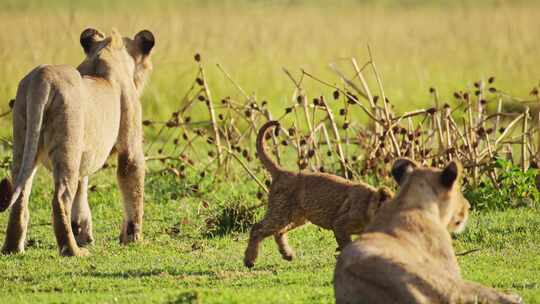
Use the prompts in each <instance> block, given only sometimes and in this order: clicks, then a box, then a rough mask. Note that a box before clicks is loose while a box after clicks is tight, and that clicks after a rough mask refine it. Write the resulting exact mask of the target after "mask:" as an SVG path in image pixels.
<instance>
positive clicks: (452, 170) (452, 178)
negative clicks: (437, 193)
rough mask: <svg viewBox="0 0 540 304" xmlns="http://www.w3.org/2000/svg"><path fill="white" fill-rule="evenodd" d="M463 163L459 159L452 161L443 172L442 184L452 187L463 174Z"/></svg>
mask: <svg viewBox="0 0 540 304" xmlns="http://www.w3.org/2000/svg"><path fill="white" fill-rule="evenodd" d="M462 170H463V169H462V167H461V163H459V162H457V161H451V162H450V163H449V164H448V165H446V168H444V169H443V171H442V173H441V178H440V180H441V184H442V185H443V186H445V187H447V188H451V187H452V186H453V185H454V183H455V182H456V180H458V178H459V177H460V176H461V171H462Z"/></svg>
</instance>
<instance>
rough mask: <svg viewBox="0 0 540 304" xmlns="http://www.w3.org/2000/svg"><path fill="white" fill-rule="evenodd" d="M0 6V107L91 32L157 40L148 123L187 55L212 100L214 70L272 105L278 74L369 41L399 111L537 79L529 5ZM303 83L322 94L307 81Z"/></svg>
mask: <svg viewBox="0 0 540 304" xmlns="http://www.w3.org/2000/svg"><path fill="white" fill-rule="evenodd" d="M0 6H1V10H0V18H1V20H2V24H3V25H4V30H3V31H2V33H1V34H0V45H1V46H2V47H1V49H0V62H2V64H1V65H0V80H1V81H0V100H2V101H3V102H1V103H0V110H1V111H5V110H7V104H8V101H9V100H10V99H11V98H13V97H14V96H15V92H16V87H17V83H18V81H19V80H20V79H21V78H22V77H23V76H24V75H25V73H27V72H28V71H29V70H30V69H31V68H33V67H34V66H36V65H38V64H42V63H52V64H61V63H67V64H72V65H76V64H78V63H79V62H80V61H81V60H82V58H83V53H82V50H81V48H80V45H79V42H78V38H79V34H80V32H81V31H82V30H83V29H84V28H86V27H89V26H92V27H96V28H98V29H101V30H102V31H104V32H109V31H110V30H111V28H113V27H116V28H118V29H119V30H120V32H121V33H123V34H124V35H133V34H135V33H136V32H137V31H138V30H140V29H144V28H147V29H150V30H152V31H153V32H154V33H155V35H156V39H157V43H156V48H155V50H154V57H153V58H154V66H155V70H154V73H153V75H152V80H151V81H150V83H149V86H148V88H147V90H146V92H145V95H144V109H145V114H144V115H145V117H153V118H155V117H156V116H158V117H162V118H163V117H165V116H166V115H168V113H169V112H170V111H171V110H172V109H174V108H175V107H176V106H177V105H178V102H179V99H181V98H182V94H183V93H184V91H183V90H182V89H184V88H186V87H188V86H189V85H191V83H192V81H193V77H194V76H195V73H196V69H197V67H196V65H195V64H194V61H193V55H194V54H195V53H200V54H201V56H202V58H203V60H204V64H205V65H206V68H207V74H208V82H209V83H210V85H211V87H212V89H213V94H214V95H215V96H216V98H223V97H225V96H229V95H231V94H235V92H236V91H235V90H234V88H233V87H232V86H231V83H230V82H229V81H227V80H226V78H225V77H224V76H223V74H222V73H221V72H220V71H219V70H218V69H217V68H216V66H215V64H216V63H219V64H221V65H222V67H223V68H225V69H226V70H227V71H228V72H229V73H230V74H231V76H232V77H233V79H234V80H235V81H236V82H237V83H238V84H240V85H241V86H242V87H243V88H244V90H245V91H247V92H248V93H252V94H255V95H256V96H257V97H258V99H260V100H268V101H269V103H270V107H271V108H272V107H274V108H275V107H281V106H282V105H284V104H285V103H286V102H288V101H290V98H291V94H292V89H293V88H294V87H293V83H292V82H291V81H290V80H289V79H288V78H287V76H286V75H285V74H284V73H283V71H282V67H286V68H287V69H289V70H290V71H291V72H292V73H293V74H294V73H295V72H297V71H299V69H301V68H302V69H305V70H306V71H308V72H310V73H313V74H315V75H318V76H320V77H321V78H322V79H325V80H328V81H330V82H334V83H337V80H336V77H335V76H334V75H333V74H331V72H330V71H329V68H328V64H329V63H338V64H339V63H340V62H342V61H346V60H348V59H349V58H351V57H356V58H357V60H358V62H359V63H361V64H362V63H363V62H366V61H367V60H368V53H367V45H370V47H371V49H372V53H373V57H374V59H375V60H376V61H377V67H378V69H379V71H380V73H381V74H382V76H383V81H384V85H385V90H386V93H387V96H389V98H390V99H391V100H392V101H393V102H394V103H395V105H396V106H397V107H399V108H400V109H403V110H405V109H409V108H410V109H412V108H413V107H414V106H425V105H426V103H429V101H428V99H429V95H428V89H429V87H436V88H437V89H438V90H439V92H440V95H441V96H442V98H443V99H448V100H451V96H452V95H451V94H452V92H453V90H456V89H457V88H464V87H467V86H472V83H473V81H476V80H480V79H486V78H488V77H490V76H495V77H497V84H498V86H499V87H501V88H504V90H506V91H508V93H510V94H512V95H515V96H520V97H523V98H526V97H527V96H528V93H529V92H530V90H531V88H532V87H534V86H536V85H538V82H539V79H538V74H537V71H538V66H539V63H540V56H538V37H539V35H538V33H539V29H540V3H539V2H537V1H532V0H531V1H526V0H515V1H502V0H499V1H495V0H480V1H428V0H408V1H394V0H383V1H353V0H336V1H322V0H316V1H247V0H246V1H242V0H237V1H230V0H225V1H209V0H207V1H190V0H185V1H167V0H159V1H149V0H134V1H105V0H96V1H84V0H74V1H62V0H53V1H37V0H28V1H18V0H2V1H0ZM305 86H306V87H307V88H309V89H311V90H309V91H311V94H322V93H323V92H324V91H323V90H321V89H320V88H319V87H320V85H319V84H317V83H314V82H313V81H306V82H305ZM325 89H326V88H325ZM0 124H1V126H3V127H5V126H6V125H5V122H4V121H2V122H0Z"/></svg>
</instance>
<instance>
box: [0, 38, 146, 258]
mask: <svg viewBox="0 0 540 304" xmlns="http://www.w3.org/2000/svg"><path fill="white" fill-rule="evenodd" d="M81 45H82V46H83V49H84V51H85V53H86V59H85V60H84V62H83V63H82V64H81V65H80V66H79V67H78V69H76V68H74V67H71V66H67V65H59V66H52V65H42V66H39V67H37V68H35V69H34V70H33V71H31V72H30V73H29V74H28V75H27V76H25V77H24V78H23V80H21V82H20V83H19V87H18V89H17V97H16V101H15V104H14V108H13V164H12V177H13V179H14V183H13V184H14V186H13V189H9V187H7V186H3V187H2V189H1V190H3V191H5V192H4V193H3V194H2V195H1V196H2V197H9V198H10V199H9V200H8V203H7V204H5V205H4V204H3V205H2V208H4V209H5V208H9V207H10V206H12V209H11V213H10V217H9V222H8V226H7V232H6V240H5V242H4V246H3V248H2V252H3V253H7V254H9V253H17V252H23V251H24V246H25V239H26V231H27V226H28V218H29V212H28V198H29V194H30V188H31V186H32V178H33V176H34V174H35V172H36V170H37V167H38V165H39V164H42V165H44V166H45V167H46V168H47V169H49V170H50V171H52V173H53V178H54V188H55V190H54V197H53V202H52V208H53V227H54V232H55V236H56V240H57V243H58V247H59V250H60V254H61V255H64V256H81V255H86V254H87V253H88V252H87V250H86V249H83V248H80V247H79V246H83V245H86V244H88V243H91V242H92V241H93V236H92V219H91V214H90V208H89V206H88V200H87V187H88V176H89V175H91V174H93V173H95V172H96V171H97V170H99V169H100V168H101V167H102V166H103V164H104V163H105V161H106V160H107V157H108V156H109V154H110V152H111V150H113V148H114V149H115V150H116V151H118V182H119V186H120V190H121V192H122V195H123V199H124V224H123V227H122V231H121V236H120V240H121V242H122V243H128V242H131V241H135V240H137V239H139V238H140V237H141V228H142V217H143V194H144V189H143V186H144V172H145V164H144V154H143V147H142V142H143V134H142V124H141V119H142V113H141V105H140V102H139V96H140V93H141V92H142V89H143V84H144V79H145V77H144V76H143V74H148V73H149V71H150V69H151V64H150V61H149V60H150V59H149V56H150V51H151V49H152V47H153V45H154V37H153V35H152V34H151V33H150V32H148V31H141V32H139V33H138V34H137V35H135V37H134V39H130V38H122V37H121V36H120V35H119V34H118V33H117V32H116V31H113V34H112V35H111V36H110V37H105V35H103V34H102V33H101V32H99V31H97V30H94V29H87V30H85V31H83V33H82V34H81ZM8 184H9V183H7V182H6V183H5V185H8ZM6 192H7V193H6Z"/></svg>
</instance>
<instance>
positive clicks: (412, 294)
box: [334, 159, 520, 304]
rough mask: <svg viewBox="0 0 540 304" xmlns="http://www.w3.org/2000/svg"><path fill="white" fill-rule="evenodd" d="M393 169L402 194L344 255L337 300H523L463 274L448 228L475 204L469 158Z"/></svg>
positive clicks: (457, 224) (400, 165)
mask: <svg viewBox="0 0 540 304" xmlns="http://www.w3.org/2000/svg"><path fill="white" fill-rule="evenodd" d="M392 175H393V176H394V178H395V179H396V181H397V182H398V184H399V185H400V190H399V192H398V193H397V195H396V197H395V198H394V199H393V200H392V201H391V202H389V203H388V204H385V206H383V210H381V212H379V213H378V214H377V215H376V216H375V219H374V220H373V222H372V223H371V224H370V225H369V226H368V227H367V228H366V230H365V233H364V234H362V235H361V236H360V237H359V238H358V239H357V240H356V241H354V242H353V243H351V244H350V245H349V246H347V247H346V248H345V249H344V250H343V252H342V253H341V254H340V256H339V258H338V262H337V265H336V270H335V274H334V289H335V296H336V303H338V304H341V303H362V304H364V303H366V304H368V303H381V304H386V303H460V304H464V303H520V298H519V297H517V296H513V295H508V294H504V293H502V292H499V291H496V290H494V289H491V288H488V287H485V286H482V285H480V284H477V283H473V282H468V281H465V280H463V279H462V278H461V275H460V269H459V265H458V263H457V259H456V255H455V254H454V249H453V247H452V240H451V237H450V233H449V232H448V230H457V231H459V230H461V229H460V226H461V227H463V225H465V222H466V219H467V218H466V214H467V212H466V210H468V209H469V202H468V201H467V200H466V199H465V198H464V197H463V195H462V193H461V191H460V187H461V186H460V182H459V180H460V175H461V165H460V164H459V163H456V162H451V163H449V164H448V165H447V166H446V168H444V169H443V170H440V169H430V168H420V167H418V165H417V164H416V163H414V162H412V161H410V160H407V159H400V160H398V161H396V163H395V164H394V167H393V169H392ZM452 221H455V223H453V224H452V223H451V222H452Z"/></svg>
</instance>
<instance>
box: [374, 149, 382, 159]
mask: <svg viewBox="0 0 540 304" xmlns="http://www.w3.org/2000/svg"><path fill="white" fill-rule="evenodd" d="M375 157H377V158H379V157H381V150H380V149H377V151H375Z"/></svg>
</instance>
